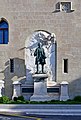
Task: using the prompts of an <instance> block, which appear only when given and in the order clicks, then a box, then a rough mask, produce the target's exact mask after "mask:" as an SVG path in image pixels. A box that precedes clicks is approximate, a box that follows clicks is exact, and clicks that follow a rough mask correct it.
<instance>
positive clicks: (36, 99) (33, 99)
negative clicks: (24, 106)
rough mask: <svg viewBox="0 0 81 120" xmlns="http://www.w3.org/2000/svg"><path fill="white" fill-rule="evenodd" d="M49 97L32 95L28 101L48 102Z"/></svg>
mask: <svg viewBox="0 0 81 120" xmlns="http://www.w3.org/2000/svg"><path fill="white" fill-rule="evenodd" d="M50 100H51V99H50V97H49V96H48V95H33V96H32V97H31V98H30V101H50Z"/></svg>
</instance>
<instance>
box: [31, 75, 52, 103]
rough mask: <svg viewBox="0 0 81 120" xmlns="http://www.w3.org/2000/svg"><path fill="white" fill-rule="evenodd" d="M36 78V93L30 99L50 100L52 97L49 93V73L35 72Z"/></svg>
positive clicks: (34, 77) (34, 76)
mask: <svg viewBox="0 0 81 120" xmlns="http://www.w3.org/2000/svg"><path fill="white" fill-rule="evenodd" d="M32 77H33V79H34V94H33V96H31V98H30V101H49V100H50V97H49V96H48V94H47V78H48V75H47V74H35V75H33V76H32Z"/></svg>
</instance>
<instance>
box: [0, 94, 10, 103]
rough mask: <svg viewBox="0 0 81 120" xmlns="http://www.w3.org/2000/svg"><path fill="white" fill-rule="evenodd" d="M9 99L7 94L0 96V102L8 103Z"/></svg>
mask: <svg viewBox="0 0 81 120" xmlns="http://www.w3.org/2000/svg"><path fill="white" fill-rule="evenodd" d="M9 101H10V99H9V97H7V96H3V97H0V103H8V102H9Z"/></svg>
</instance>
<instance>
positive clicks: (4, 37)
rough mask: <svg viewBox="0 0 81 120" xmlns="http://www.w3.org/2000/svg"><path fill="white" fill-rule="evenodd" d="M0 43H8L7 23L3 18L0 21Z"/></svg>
mask: <svg viewBox="0 0 81 120" xmlns="http://www.w3.org/2000/svg"><path fill="white" fill-rule="evenodd" d="M0 44H8V23H7V22H6V21H4V20H1V22H0Z"/></svg>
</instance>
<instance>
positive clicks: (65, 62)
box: [64, 59, 68, 73]
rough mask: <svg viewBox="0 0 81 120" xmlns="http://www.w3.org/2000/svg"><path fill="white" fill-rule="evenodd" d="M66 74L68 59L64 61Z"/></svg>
mask: <svg viewBox="0 0 81 120" xmlns="http://www.w3.org/2000/svg"><path fill="white" fill-rule="evenodd" d="M64 73H68V59H64Z"/></svg>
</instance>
